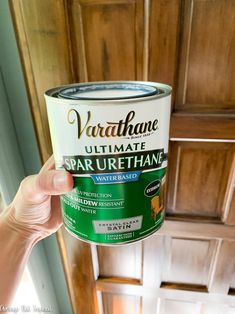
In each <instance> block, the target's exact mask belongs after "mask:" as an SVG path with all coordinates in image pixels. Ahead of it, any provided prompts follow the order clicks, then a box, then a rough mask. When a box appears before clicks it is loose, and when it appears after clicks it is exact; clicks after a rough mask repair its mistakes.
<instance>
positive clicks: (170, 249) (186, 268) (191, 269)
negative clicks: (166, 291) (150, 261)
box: [162, 238, 215, 286]
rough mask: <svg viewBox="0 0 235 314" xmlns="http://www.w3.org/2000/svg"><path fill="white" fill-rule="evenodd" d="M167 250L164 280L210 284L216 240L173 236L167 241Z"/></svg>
mask: <svg viewBox="0 0 235 314" xmlns="http://www.w3.org/2000/svg"><path fill="white" fill-rule="evenodd" d="M165 252H166V253H165V263H164V265H163V276H162V282H170V283H185V284H192V285H202V286H206V285H207V284H208V281H209V276H210V270H211V263H212V258H213V253H214V252H215V242H214V241H209V240H199V239H178V238H171V239H168V241H166V244H165Z"/></svg>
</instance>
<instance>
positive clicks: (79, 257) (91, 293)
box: [59, 228, 98, 314]
mask: <svg viewBox="0 0 235 314" xmlns="http://www.w3.org/2000/svg"><path fill="white" fill-rule="evenodd" d="M59 236H60V237H59V240H60V248H61V253H62V256H63V257H66V258H64V269H65V273H66V276H67V282H68V286H69V289H70V296H71V301H72V305H73V308H74V311H75V313H87V314H98V303H97V298H96V293H95V282H94V280H95V278H94V269H93V264H92V253H91V248H90V245H89V244H88V243H84V242H82V241H78V240H77V239H76V238H74V237H73V236H71V235H70V234H69V233H68V232H67V231H66V230H65V229H64V228H62V229H61V233H60V234H59ZM78 283H79V284H78ZM81 287H82V289H81ZM84 300H89V302H88V301H87V302H84Z"/></svg>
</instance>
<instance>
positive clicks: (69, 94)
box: [58, 82, 164, 100]
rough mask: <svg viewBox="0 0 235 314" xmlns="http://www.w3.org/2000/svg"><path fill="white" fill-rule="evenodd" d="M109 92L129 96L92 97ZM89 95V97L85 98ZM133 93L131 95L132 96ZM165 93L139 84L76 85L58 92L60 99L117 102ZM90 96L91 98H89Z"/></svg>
mask: <svg viewBox="0 0 235 314" xmlns="http://www.w3.org/2000/svg"><path fill="white" fill-rule="evenodd" d="M100 91H101V92H104V93H105V92H107V91H123V92H124V91H125V92H126V91H127V93H128V92H129V93H128V94H129V95H128V96H127V95H126V96H124V95H123V96H121V95H120V96H110V95H109V96H108V95H107V96H106V97H105V96H103V97H99V96H98V95H97V94H96V95H95V96H94V97H92V96H91V94H92V93H93V92H98V93H99V92H100ZM84 93H85V95H86V94H87V96H84ZM130 93H131V95H130ZM163 93H164V91H163V90H162V89H160V88H157V87H156V86H152V85H148V84H138V83H132V82H130V83H120V82H119V83H110V82H105V83H98V84H85V85H80V84H78V85H76V86H73V87H67V88H63V89H61V90H60V91H59V92H58V97H59V98H65V99H74V100H116V99H132V98H140V97H148V96H152V95H156V94H163ZM89 94H90V96H89Z"/></svg>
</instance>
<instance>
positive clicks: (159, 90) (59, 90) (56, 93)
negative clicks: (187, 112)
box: [45, 81, 172, 104]
mask: <svg viewBox="0 0 235 314" xmlns="http://www.w3.org/2000/svg"><path fill="white" fill-rule="evenodd" d="M94 85H95V86H114V85H115V86H116V87H118V86H120V85H122V86H124V85H128V86H135V87H136V88H141V87H142V86H143V88H142V89H143V90H144V89H145V90H146V93H144V95H143V94H139V95H135V96H124V97H109V98H99V97H76V98H75V97H73V95H67V97H63V96H64V91H66V90H67V91H68V90H69V91H71V93H72V92H73V91H76V89H77V88H79V89H84V88H87V87H88V88H92V86H94ZM171 92H172V88H171V86H169V85H166V84H163V83H156V82H147V81H98V82H89V83H75V84H68V85H63V86H58V87H55V88H52V89H49V90H47V91H46V92H45V97H46V98H47V97H49V98H50V99H51V100H52V99H53V100H55V101H56V102H64V101H69V100H70V101H75V102H76V101H79V104H87V103H88V102H89V104H90V102H91V101H93V102H95V103H107V102H109V101H112V103H113V102H117V103H118V102H121V103H125V102H128V103H129V102H132V101H141V100H147V99H158V98H162V97H166V96H168V95H170V94H171ZM61 95H62V97H61Z"/></svg>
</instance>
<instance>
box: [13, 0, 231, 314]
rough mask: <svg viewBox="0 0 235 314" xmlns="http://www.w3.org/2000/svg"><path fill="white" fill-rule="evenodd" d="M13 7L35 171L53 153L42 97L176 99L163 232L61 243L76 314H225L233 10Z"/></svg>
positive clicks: (83, 2) (157, 1)
mask: <svg viewBox="0 0 235 314" xmlns="http://www.w3.org/2000/svg"><path fill="white" fill-rule="evenodd" d="M10 3H11V5H12V12H13V16H14V23H15V27H16V31H17V38H18V42H19V48H20V51H21V58H22V64H23V68H24V72H25V78H26V83H27V86H28V92H29V97H30V102H31V110H32V114H33V117H34V122H35V128H36V131H37V137H38V143H39V148H40V152H41V155H42V161H45V160H46V159H47V158H48V156H49V155H50V153H51V144H50V139H49V132H48V124H47V118H46V110H45V104H44V100H43V93H44V91H45V90H46V89H48V88H50V87H54V86H56V85H61V84H66V83H72V82H74V81H76V82H82V81H96V80H116V79H117V80H125V79H130V80H137V79H138V80H152V81H161V82H164V83H168V84H170V85H172V86H173V88H174V92H173V99H175V101H174V106H173V113H172V119H171V131H170V137H171V142H170V153H169V156H170V159H169V171H168V174H169V175H168V203H167V220H166V222H165V224H164V226H163V227H162V228H161V229H160V230H159V232H158V233H157V234H155V235H153V236H152V237H150V238H148V239H146V240H144V241H143V242H140V243H137V244H133V245H128V246H125V247H115V248H110V247H99V246H95V245H93V246H90V245H89V244H86V243H82V242H80V241H78V240H76V239H75V238H73V237H71V236H70V235H69V234H68V233H67V232H65V231H64V230H63V231H62V232H60V234H59V243H60V247H61V253H62V257H63V261H64V268H65V272H66V278H67V282H68V286H69V291H70V296H71V300H72V303H73V308H74V312H75V313H82V314H83V313H88V314H89V313H91V314H93V313H98V312H99V313H102V312H103V313H115V314H116V313H118V314H119V313H124V314H125V313H128V314H129V313H130V314H132V313H142V314H152V313H153V314H156V313H158V314H159V313H161V314H167V313H169V314H172V313H179V314H184V313H187V314H191V313H192V314H211V313H213V314H216V313H220V314H232V313H233V312H234V308H232V307H234V306H235V298H234V296H232V294H234V288H235V280H234V278H235V277H234V272H235V269H234V254H235V252H234V240H235V228H234V226H229V225H234V224H235V200H234V199H235V197H234V175H235V171H234V167H235V166H234V162H235V161H234V160H235V159H234V158H235V157H234V145H235V144H234V143H232V142H234V139H235V114H234V113H235V112H234V109H235V93H234V88H233V83H234V80H235V74H234V71H233V69H234V66H235V41H234V34H235V26H234V25H235V21H234V20H235V2H234V1H233V0H224V1H220V0H184V1H180V0H68V1H65V0H57V1H52V0H34V1H28V0H11V1H10ZM200 139H202V140H204V142H203V141H200ZM229 289H230V290H229ZM207 291H208V292H209V293H206V292H207ZM228 291H230V295H228V294H227V293H228ZM211 292H212V293H211ZM213 292H215V293H216V294H214V293H213ZM97 296H98V297H97ZM97 299H98V300H97ZM98 301H99V305H100V308H99V309H100V310H98Z"/></svg>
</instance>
